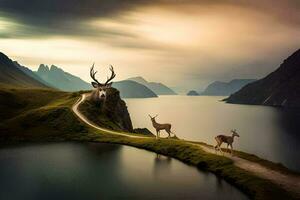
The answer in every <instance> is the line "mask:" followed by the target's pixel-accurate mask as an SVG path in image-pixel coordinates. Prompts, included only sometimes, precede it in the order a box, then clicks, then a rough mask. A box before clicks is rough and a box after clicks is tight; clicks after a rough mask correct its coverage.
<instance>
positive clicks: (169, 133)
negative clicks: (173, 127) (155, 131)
mask: <svg viewBox="0 0 300 200" xmlns="http://www.w3.org/2000/svg"><path fill="white" fill-rule="evenodd" d="M167 133H168V138H170V137H171V131H170V130H167Z"/></svg>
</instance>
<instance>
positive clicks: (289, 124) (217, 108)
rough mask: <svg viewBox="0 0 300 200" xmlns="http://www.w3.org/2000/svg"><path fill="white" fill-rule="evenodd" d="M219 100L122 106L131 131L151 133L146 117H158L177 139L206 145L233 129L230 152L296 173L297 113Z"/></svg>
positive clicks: (164, 99)
mask: <svg viewBox="0 0 300 200" xmlns="http://www.w3.org/2000/svg"><path fill="white" fill-rule="evenodd" d="M223 98H224V97H208V96H198V97H189V96H161V97H159V98H151V99H126V103H127V106H128V109H129V112H130V115H131V119H132V121H133V125H134V126H135V127H147V128H149V130H151V131H152V132H155V131H154V129H153V128H152V124H151V122H150V119H149V117H148V114H151V115H155V114H159V116H158V118H157V121H158V122H162V123H164V122H169V123H171V124H172V126H173V131H174V132H175V133H176V134H177V135H178V136H179V137H180V138H184V139H189V140H198V141H204V142H207V143H209V144H215V141H214V137H215V136H216V135H218V134H230V130H231V129H237V131H238V133H239V134H240V136H241V137H240V138H237V139H236V140H235V142H234V148H236V149H238V150H242V151H246V152H249V153H254V154H256V155H259V156H260V157H262V158H265V159H269V160H272V161H275V162H281V163H283V164H284V165H286V166H287V167H289V168H291V169H294V170H297V171H300V159H299V152H300V133H299V132H300V120H299V119H300V117H299V115H300V112H299V111H296V110H290V111H282V110H280V109H277V108H272V107H266V106H250V105H238V104H226V103H224V102H220V101H219V100H220V99H223ZM165 136H166V135H165ZM224 147H225V146H224Z"/></svg>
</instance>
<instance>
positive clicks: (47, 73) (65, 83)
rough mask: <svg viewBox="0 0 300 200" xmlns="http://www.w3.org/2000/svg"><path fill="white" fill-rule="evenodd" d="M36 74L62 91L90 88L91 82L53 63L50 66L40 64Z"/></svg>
mask: <svg viewBox="0 0 300 200" xmlns="http://www.w3.org/2000/svg"><path fill="white" fill-rule="evenodd" d="M36 74H37V75H38V76H39V77H40V78H41V79H42V80H43V81H45V82H47V83H49V84H51V85H52V86H54V87H55V88H58V89H60V90H63V91H78V90H90V89H92V87H91V84H88V83H87V82H85V81H83V80H82V79H80V78H78V77H77V76H74V75H72V74H70V73H68V72H65V71H63V70H62V69H60V68H58V67H57V66H55V65H51V67H50V68H49V67H48V66H47V65H44V64H41V65H40V66H39V68H38V71H37V72H36Z"/></svg>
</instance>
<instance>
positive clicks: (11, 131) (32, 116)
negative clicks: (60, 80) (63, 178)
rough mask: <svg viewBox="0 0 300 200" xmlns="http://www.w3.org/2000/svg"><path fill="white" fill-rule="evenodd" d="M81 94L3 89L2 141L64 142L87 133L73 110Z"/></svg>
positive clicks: (0, 93)
mask: <svg viewBox="0 0 300 200" xmlns="http://www.w3.org/2000/svg"><path fill="white" fill-rule="evenodd" d="M79 96H80V94H79V93H66V92H61V91H56V90H49V89H26V88H24V89H23V88H11V87H5V88H4V87H0V109H1V115H0V141H1V142H10V141H39V140H41V141H45V140H46V141H47V140H48V141H51V140H52V139H54V138H55V140H64V139H66V138H69V137H70V135H73V136H75V135H78V134H80V133H84V132H86V131H85V129H86V128H85V126H84V125H83V124H82V123H81V122H80V121H79V120H78V119H77V118H76V117H75V116H74V115H73V113H72V111H71V106H72V105H73V103H74V102H75V101H76V100H77V99H78V97H79Z"/></svg>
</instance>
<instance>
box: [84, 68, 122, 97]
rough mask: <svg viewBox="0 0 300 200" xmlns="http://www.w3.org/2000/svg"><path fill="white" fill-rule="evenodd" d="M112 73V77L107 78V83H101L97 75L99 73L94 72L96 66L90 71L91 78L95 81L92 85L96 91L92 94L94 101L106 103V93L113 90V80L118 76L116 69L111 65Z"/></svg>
mask: <svg viewBox="0 0 300 200" xmlns="http://www.w3.org/2000/svg"><path fill="white" fill-rule="evenodd" d="M109 69H110V71H111V75H110V77H107V80H106V82H105V83H100V82H99V81H98V80H97V79H96V78H95V75H96V74H97V71H96V72H95V71H94V64H93V66H92V67H91V70H90V76H91V78H92V79H93V80H94V81H93V82H91V83H92V86H93V87H94V88H95V90H94V91H93V92H92V94H91V98H92V99H93V100H94V101H105V100H106V91H107V90H108V89H109V88H111V86H112V84H113V82H111V80H113V79H114V78H115V77H116V74H115V72H114V68H113V66H112V65H111V66H110V68H109Z"/></svg>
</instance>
